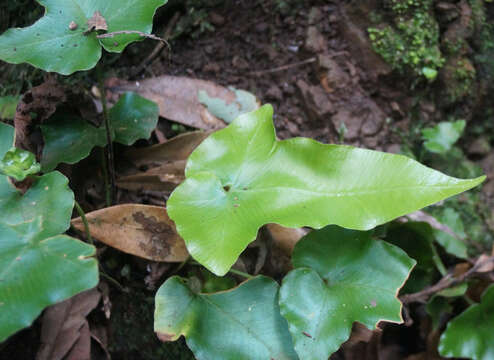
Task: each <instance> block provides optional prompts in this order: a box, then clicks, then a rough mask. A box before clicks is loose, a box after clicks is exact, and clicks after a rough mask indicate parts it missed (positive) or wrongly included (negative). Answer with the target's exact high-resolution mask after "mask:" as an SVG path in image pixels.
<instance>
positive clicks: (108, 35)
mask: <svg viewBox="0 0 494 360" xmlns="http://www.w3.org/2000/svg"><path fill="white" fill-rule="evenodd" d="M117 35H139V36H142V37H144V38H148V39H153V40H157V41H162V42H164V43H165V44H167V45H168V46H170V45H169V44H168V42H167V41H166V40H165V39H162V38H160V37H157V36H156V35H153V34H146V33H143V32H142V31H137V30H121V31H114V32H109V33H106V34H101V35H97V36H96V37H97V38H98V39H108V38H113V37H115V36H117Z"/></svg>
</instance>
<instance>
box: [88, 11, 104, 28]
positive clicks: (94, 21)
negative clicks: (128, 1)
mask: <svg viewBox="0 0 494 360" xmlns="http://www.w3.org/2000/svg"><path fill="white" fill-rule="evenodd" d="M87 26H88V28H87V31H86V33H89V32H91V31H98V30H104V31H106V30H108V24H107V23H106V19H105V18H104V17H103V15H101V13H100V12H99V11H95V12H94V14H93V16H92V17H91V18H90V19H89V20H88V21H87Z"/></svg>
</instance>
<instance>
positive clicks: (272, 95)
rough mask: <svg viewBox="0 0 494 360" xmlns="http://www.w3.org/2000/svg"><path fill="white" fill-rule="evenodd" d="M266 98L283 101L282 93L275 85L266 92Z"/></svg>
mask: <svg viewBox="0 0 494 360" xmlns="http://www.w3.org/2000/svg"><path fill="white" fill-rule="evenodd" d="M266 98H268V99H272V100H277V101H281V100H282V99H283V93H282V92H281V90H280V88H279V87H278V86H276V85H272V86H271V87H270V88H269V89H268V91H266Z"/></svg>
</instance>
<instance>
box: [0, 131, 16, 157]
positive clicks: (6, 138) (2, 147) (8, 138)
mask: <svg viewBox="0 0 494 360" xmlns="http://www.w3.org/2000/svg"><path fill="white" fill-rule="evenodd" d="M12 146H14V128H13V127H12V126H10V125H7V124H4V123H2V122H0V159H3V157H4V156H5V154H6V153H7V151H9V150H10V149H11V148H12Z"/></svg>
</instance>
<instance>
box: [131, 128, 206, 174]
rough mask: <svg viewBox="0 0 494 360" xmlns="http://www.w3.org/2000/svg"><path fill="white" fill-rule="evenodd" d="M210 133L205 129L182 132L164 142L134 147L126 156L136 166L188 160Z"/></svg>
mask: <svg viewBox="0 0 494 360" xmlns="http://www.w3.org/2000/svg"><path fill="white" fill-rule="evenodd" d="M209 134H210V133H209V132H204V131H195V132H189V133H185V134H181V135H178V136H176V137H174V138H173V139H170V140H168V141H167V142H164V143H163V144H158V145H154V146H149V147H145V148H141V149H132V150H130V151H128V152H126V153H125V157H126V158H127V159H129V160H131V161H132V162H133V163H134V164H135V165H136V166H143V165H146V166H159V165H163V164H166V163H168V162H172V161H179V160H187V158H188V157H189V155H190V154H191V153H192V151H194V149H195V148H196V147H197V146H199V144H200V143H201V142H203V140H204V139H206V138H207V137H208V135H209Z"/></svg>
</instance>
